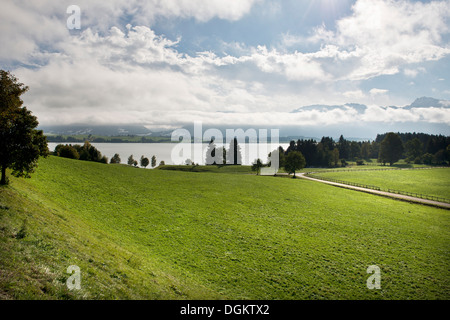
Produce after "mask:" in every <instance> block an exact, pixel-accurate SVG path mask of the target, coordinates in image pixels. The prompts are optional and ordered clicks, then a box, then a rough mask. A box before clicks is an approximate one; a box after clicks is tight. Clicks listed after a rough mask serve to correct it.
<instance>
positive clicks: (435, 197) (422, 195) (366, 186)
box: [306, 169, 450, 203]
mask: <svg viewBox="0 0 450 320" xmlns="http://www.w3.org/2000/svg"><path fill="white" fill-rule="evenodd" d="M393 170H397V169H393ZM349 171H354V170H349ZM328 172H330V171H328ZM322 173H323V172H322ZM306 175H307V176H308V177H311V178H314V179H318V180H325V181H330V182H336V183H340V184H345V185H350V186H354V187H360V188H366V189H371V190H377V191H383V192H390V193H395V194H400V195H404V196H410V197H416V198H420V199H426V200H432V201H438V202H444V203H450V199H446V198H442V197H437V196H432V195H427V194H422V193H416V192H408V191H400V190H395V189H389V188H388V189H382V188H380V187H378V186H373V185H368V184H362V183H356V182H350V181H344V180H339V179H333V178H326V177H322V176H317V175H315V174H314V173H313V172H311V173H306Z"/></svg>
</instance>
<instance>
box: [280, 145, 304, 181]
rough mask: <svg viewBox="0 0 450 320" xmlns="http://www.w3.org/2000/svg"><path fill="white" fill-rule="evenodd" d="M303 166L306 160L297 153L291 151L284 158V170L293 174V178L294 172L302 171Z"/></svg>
mask: <svg viewBox="0 0 450 320" xmlns="http://www.w3.org/2000/svg"><path fill="white" fill-rule="evenodd" d="M305 165H306V160H305V157H304V156H303V154H302V153H301V152H299V151H291V152H289V154H288V155H287V157H286V160H285V165H284V169H285V170H286V171H287V172H288V173H289V174H291V173H293V174H294V178H295V171H297V170H301V169H303V168H304V167H305Z"/></svg>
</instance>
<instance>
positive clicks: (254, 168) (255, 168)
mask: <svg viewBox="0 0 450 320" xmlns="http://www.w3.org/2000/svg"><path fill="white" fill-rule="evenodd" d="M263 166H264V165H263V163H262V161H261V159H259V158H258V159H256V161H255V162H254V163H253V164H252V171H256V175H259V174H260V173H261V168H262V167H263Z"/></svg>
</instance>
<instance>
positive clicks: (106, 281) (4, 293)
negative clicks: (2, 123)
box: [0, 157, 450, 299]
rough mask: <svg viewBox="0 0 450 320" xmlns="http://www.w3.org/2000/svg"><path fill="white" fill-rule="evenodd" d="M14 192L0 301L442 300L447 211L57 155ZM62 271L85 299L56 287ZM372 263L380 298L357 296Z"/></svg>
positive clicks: (3, 231) (303, 186)
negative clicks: (76, 280)
mask: <svg viewBox="0 0 450 320" xmlns="http://www.w3.org/2000/svg"><path fill="white" fill-rule="evenodd" d="M11 180H12V181H11V185H10V186H9V187H3V188H1V189H0V238H1V241H0V246H1V248H0V257H1V259H0V261H1V264H0V295H1V298H19V299H23V298H38V299H44V298H57V299H66V298H68V299H70V298H75V299H105V298H118V299H203V298H206V299H447V298H448V297H449V293H450V290H449V289H450V283H449V281H450V280H449V279H450V272H449V265H450V263H449V262H450V261H449V260H450V255H449V252H448V249H449V247H450V246H449V244H450V242H449V233H450V228H449V227H450V217H449V214H448V211H446V210H442V209H436V208H431V207H426V206H421V205H414V204H409V203H404V202H400V201H395V200H390V199H386V198H382V197H376V196H373V195H369V194H364V193H357V192H352V191H349V190H345V189H340V188H334V187H331V186H327V185H324V184H320V183H315V182H310V181H305V180H298V179H297V180H294V179H281V178H274V177H260V176H255V175H248V174H243V175H237V174H215V173H203V174H194V173H191V172H177V171H164V170H144V169H136V168H131V167H127V166H120V165H103V164H98V163H90V162H83V161H76V160H70V159H63V158H57V157H49V158H48V159H42V160H41V161H40V166H39V169H38V171H37V172H36V173H35V174H34V175H33V178H32V179H27V180H23V179H21V180H19V179H11ZM70 265H78V266H79V267H80V269H81V276H82V289H81V291H78V292H77V291H68V290H67V289H66V287H65V281H66V279H67V278H68V276H69V275H68V274H67V273H66V269H67V267H68V266H70ZM370 265H378V266H379V267H380V268H381V276H382V279H381V286H382V289H381V290H368V289H367V287H366V280H367V278H368V277H369V276H370V275H368V274H367V273H366V270H367V267H368V266H370Z"/></svg>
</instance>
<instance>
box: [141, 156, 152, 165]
mask: <svg viewBox="0 0 450 320" xmlns="http://www.w3.org/2000/svg"><path fill="white" fill-rule="evenodd" d="M149 164H150V160H148V158H147V157H144V156H142V157H141V167H144V168H147V166H148V165H149Z"/></svg>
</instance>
